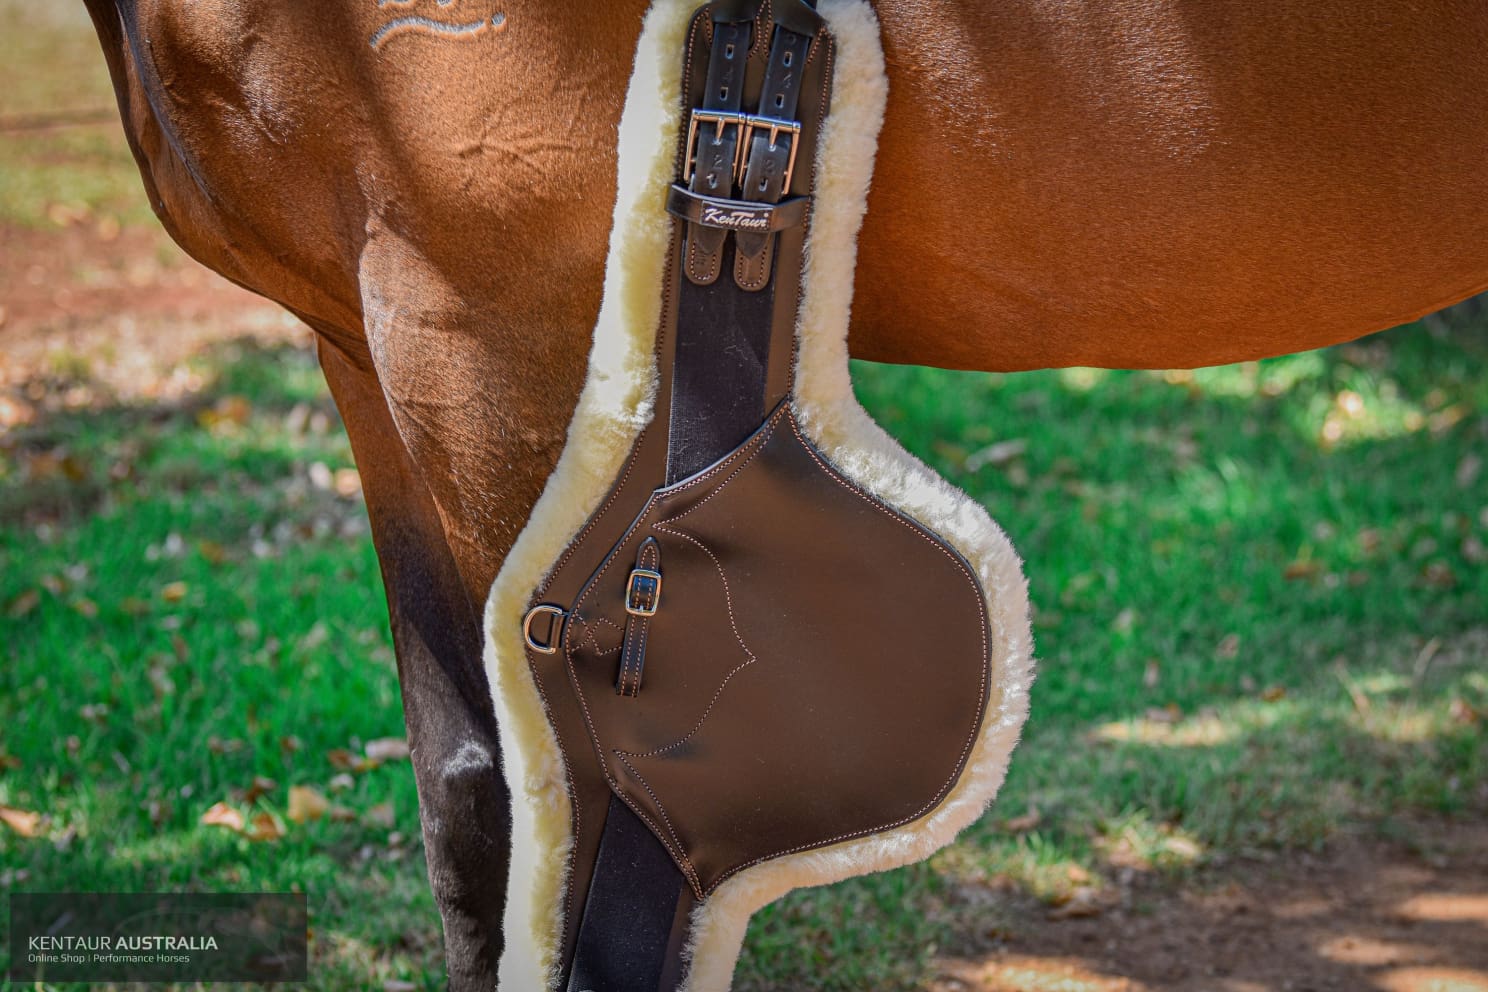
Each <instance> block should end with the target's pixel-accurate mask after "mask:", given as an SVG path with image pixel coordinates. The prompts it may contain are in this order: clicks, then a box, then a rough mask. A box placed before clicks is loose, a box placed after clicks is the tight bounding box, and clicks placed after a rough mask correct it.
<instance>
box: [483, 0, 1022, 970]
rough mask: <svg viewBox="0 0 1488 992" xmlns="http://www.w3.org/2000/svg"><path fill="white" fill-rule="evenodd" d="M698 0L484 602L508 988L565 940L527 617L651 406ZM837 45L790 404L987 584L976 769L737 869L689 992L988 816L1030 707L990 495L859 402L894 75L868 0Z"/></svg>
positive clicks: (1014, 581) (638, 142)
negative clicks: (862, 316)
mask: <svg viewBox="0 0 1488 992" xmlns="http://www.w3.org/2000/svg"><path fill="white" fill-rule="evenodd" d="M697 3H698V0H656V2H655V3H653V5H652V7H651V9H650V11H649V12H648V13H647V15H646V19H645V23H644V25H643V28H642V31H641V38H640V42H639V45H638V47H637V51H636V62H635V69H634V72H633V75H632V76H631V81H630V88H629V90H628V92H627V94H626V101H625V109H624V113H623V115H622V117H621V123H620V136H619V175H618V180H619V182H618V195H617V198H616V203H615V215H614V226H613V228H612V232H611V235H610V248H609V259H608V262H607V265H606V271H605V285H604V297H603V301H602V303H601V305H600V312H599V320H598V322H597V325H596V327H595V331H594V345H593V350H592V352H591V353H590V356H589V378H588V381H587V382H586V383H585V385H584V391H583V393H582V394H581V396H580V398H579V404H578V408H577V410H576V411H575V414H574V419H573V422H572V423H571V424H570V426H569V434H568V444H567V446H566V447H565V449H564V451H563V455H562V457H561V458H560V459H559V462H558V467H557V469H556V470H555V471H554V473H553V475H552V477H551V478H549V480H548V484H547V488H546V489H545V491H544V492H543V495H542V498H541V499H540V500H539V501H538V503H537V505H536V507H535V508H534V509H533V511H532V515H531V517H530V519H529V520H528V523H527V526H526V528H525V529H524V530H523V531H522V534H521V536H520V537H519V538H518V540H517V542H516V544H515V546H514V547H513V548H512V551H511V553H510V554H509V555H508V556H507V559H506V562H505V563H504V565H503V566H502V568H501V571H500V573H499V574H498V575H497V577H496V581H495V583H494V584H493V585H492V587H491V596H490V599H489V600H488V602H487V604H486V648H485V662H486V674H487V677H488V679H489V681H490V684H491V693H492V699H493V702H494V704H495V707H496V715H497V723H498V726H499V727H500V731H501V745H502V763H503V766H504V770H505V772H506V777H507V781H508V783H509V784H510V786H511V790H512V865H511V875H510V884H509V888H508V892H507V906H506V917H505V926H504V932H505V935H506V950H505V953H504V954H503V956H502V959H501V967H500V988H502V989H507V990H513V992H527V990H536V989H551V988H553V987H554V985H555V984H556V977H557V966H558V960H557V950H558V949H557V942H558V939H559V935H560V934H561V933H562V932H563V922H564V921H563V899H562V896H563V883H564V872H565V870H566V863H567V857H568V853H569V847H570V845H571V843H572V836H571V832H570V815H571V809H570V802H569V797H568V789H567V783H566V780H565V774H564V768H563V762H562V758H561V757H560V754H559V750H558V744H557V739H556V738H555V736H554V734H553V730H552V727H551V726H550V725H549V723H548V721H547V717H546V714H545V711H544V708H543V704H542V698H541V696H540V694H539V693H538V691H537V686H536V684H535V682H534V681H533V678H532V674H531V671H530V670H529V668H528V666H527V657H526V652H525V651H524V649H523V645H522V637H521V623H522V614H523V611H524V610H525V609H526V606H527V603H528V601H529V599H530V598H531V596H532V593H533V591H534V590H535V589H536V588H537V587H538V585H539V584H540V583H541V582H542V580H543V578H544V577H545V576H546V573H547V571H548V569H549V568H551V567H552V565H553V564H554V563H555V562H556V561H557V560H558V557H559V556H560V555H561V554H562V552H563V550H564V549H565V548H566V547H567V546H568V544H569V543H570V542H571V541H572V540H573V538H574V537H575V536H576V535H577V534H578V532H579V530H580V529H581V528H582V527H583V525H584V523H585V521H586V520H588V518H589V516H590V515H591V514H592V513H593V512H594V511H595V510H596V509H597V508H598V506H599V503H600V501H601V500H602V499H603V498H604V496H605V494H606V493H607V492H608V491H609V488H610V486H611V485H612V483H613V482H614V479H615V476H616V475H617V474H618V472H619V470H620V468H621V466H622V464H623V463H624V460H625V458H626V456H627V455H628V454H629V452H630V449H631V447H632V445H633V444H634V442H635V440H636V437H637V436H638V435H639V434H640V431H641V430H642V429H643V428H644V427H645V426H646V424H647V423H648V422H649V421H650V419H651V415H652V410H653V407H654V401H655V392H656V382H657V372H656V368H655V356H654V348H655V340H656V327H657V322H658V321H659V319H660V315H661V314H660V311H661V301H660V294H659V293H658V292H657V287H658V286H659V285H660V284H661V280H662V277H663V274H664V272H663V269H664V266H665V263H666V251H667V243H668V239H669V236H670V231H671V220H670V218H669V216H668V215H667V214H666V212H665V210H664V209H663V206H662V204H663V200H664V195H665V191H666V187H667V184H668V183H669V182H670V181H671V177H672V173H673V169H674V162H673V160H672V154H673V151H674V148H675V145H674V143H673V142H672V141H671V140H670V139H669V138H668V137H667V136H669V135H672V134H675V133H676V131H677V128H678V126H679V123H680V121H679V116H680V111H679V108H678V106H677V98H676V94H677V92H678V91H679V88H680V85H681V71H682V46H683V43H684V40H685V35H686V30H687V25H688V22H689V20H690V17H691V13H692V11H693V10H694V9H695V8H696V6H697ZM820 11H821V13H822V15H823V16H824V17H825V18H826V20H827V22H828V24H829V25H830V27H831V30H832V33H833V35H834V36H835V37H836V40H837V58H836V62H835V67H834V72H833V77H832V107H831V112H830V114H829V115H828V118H827V120H826V123H825V125H824V130H823V133H822V138H821V141H820V143H819V146H818V152H817V175H816V201H815V205H814V208H813V213H812V227H811V235H810V240H809V242H808V243H807V246H806V268H805V273H804V276H803V292H804V297H803V304H802V308H801V315H800V320H799V322H798V325H797V328H796V332H797V335H798V340H799V344H800V348H799V357H798V365H797V369H796V384H795V394H794V403H795V409H796V412H797V415H798V418H799V420H800V422H801V426H802V429H803V430H804V431H805V432H806V434H807V436H808V437H809V438H810V439H811V440H812V442H813V443H815V444H816V445H817V446H818V447H819V448H821V450H822V451H823V452H824V453H825V454H826V455H827V456H828V458H830V459H831V461H832V463H833V464H834V465H835V466H836V467H837V468H838V469H839V470H840V471H841V472H842V473H843V474H844V475H845V476H847V477H848V478H849V479H852V480H853V481H854V482H856V483H857V484H858V485H860V486H862V487H863V488H864V489H866V490H868V491H869V492H871V493H873V494H874V495H876V496H878V497H879V498H881V499H883V500H884V501H886V502H888V503H889V504H891V505H893V506H895V507H897V508H898V509H900V510H901V511H903V512H905V513H907V514H908V515H909V516H911V517H914V518H915V519H917V520H919V521H920V522H922V523H923V524H925V525H926V526H927V527H929V528H930V529H931V530H933V531H935V532H936V533H938V534H939V535H940V536H941V537H942V538H944V539H945V540H946V541H947V542H949V543H950V544H951V545H952V546H953V547H955V548H956V550H958V551H959V552H961V554H962V555H963V556H965V558H966V560H967V561H968V562H970V563H971V565H972V567H973V568H974V569H975V570H976V572H977V575H978V578H979V579H980V580H981V582H982V585H983V588H984V589H985V591H986V594H987V604H988V621H989V623H990V624H991V643H992V658H991V680H990V686H991V688H990V691H989V698H988V704H987V713H986V717H985V722H984V723H983V726H982V731H981V734H980V736H979V737H978V739H977V741H976V744H975V745H974V747H973V749H972V753H971V756H970V758H969V759H968V761H967V765H966V769H965V770H964V771H963V773H962V775H961V777H960V779H959V780H958V781H957V782H956V784H955V786H954V787H953V788H952V789H951V791H950V793H949V794H948V795H947V797H946V798H945V799H944V800H943V801H942V802H941V803H940V804H939V805H938V806H937V807H936V808H935V809H934V810H932V811H931V812H930V813H928V814H927V815H925V816H923V817H921V818H920V819H918V820H916V821H914V822H913V823H910V824H907V825H905V826H902V827H899V828H896V829H894V830H889V831H885V832H883V833H880V834H874V835H872V836H869V837H865V838H860V839H857V840H852V841H847V842H844V843H841V844H836V845H833V846H831V847H826V848H821V849H818V850H814V851H806V852H802V853H798V854H792V855H788V856H786V857H782V858H777V859H775V860H772V861H767V862H764V863H762V864H759V865H756V866H754V867H752V868H749V869H747V870H745V871H742V872H740V873H739V874H737V875H735V876H733V877H732V878H730V879H728V880H727V881H726V882H724V883H723V884H722V885H720V886H719V887H718V888H717V889H716V890H715V891H714V892H713V893H711V894H710V895H709V897H708V898H707V899H706V900H704V901H703V902H702V903H701V904H700V905H699V906H698V907H697V909H696V910H695V911H694V913H693V918H692V928H693V933H692V940H691V942H690V944H689V947H688V949H687V954H688V957H689V961H690V966H689V968H688V974H687V977H686V979H685V981H684V983H683V992H725V990H727V989H728V987H729V985H730V983H731V981H732V978H733V972H734V965H735V963H736V961H737V959H738V954H739V948H740V945H741V944H742V943H743V939H744V933H745V929H746V928H747V926H748V923H749V917H750V916H751V915H752V914H753V913H754V912H755V911H756V910H758V909H759V908H760V907H762V906H764V905H766V904H767V903H769V902H772V901H773V900H775V899H778V898H779V897H780V896H782V895H784V894H785V893H786V892H789V891H790V890H791V889H795V888H801V887H804V886H811V885H824V884H826V883H829V882H834V881H838V880H840V879H844V878H849V877H851V876H854V875H861V874H865V873H867V872H871V871H881V870H884V869H887V868H893V867H897V866H899V865H903V864H908V863H910V862H913V861H918V860H921V859H923V858H926V857H928V856H929V855H930V854H932V853H934V852H935V851H936V850H939V849H940V848H941V847H943V846H944V845H946V844H948V843H950V841H951V840H952V839H954V837H955V836H956V834H957V833H958V832H960V831H961V830H962V829H963V828H964V827H966V826H967V825H968V824H970V823H971V822H972V821H974V820H975V819H976V818H977V817H978V816H980V815H981V813H982V810H983V809H984V808H985V807H986V805H987V803H988V802H990V801H991V799H992V797H993V796H994V795H995V794H996V792H997V789H998V787H999V786H1000V785H1001V784H1002V780H1003V776H1004V775H1005V773H1006V770H1007V761H1008V757H1009V755H1010V754H1011V752H1012V749H1013V746H1014V745H1015V744H1016V743H1017V738H1018V731H1019V729H1020V728H1021V727H1022V725H1023V720H1024V718H1025V716H1026V714H1027V710H1028V688H1029V685H1030V683H1031V682H1032V679H1033V658H1032V637H1031V633H1030V630H1029V624H1028V601H1027V593H1026V589H1025V583H1024V580H1023V574H1022V569H1021V566H1020V563H1019V561H1018V557H1017V555H1016V553H1015V552H1014V551H1013V548H1012V545H1011V544H1010V543H1009V542H1008V540H1007V538H1006V537H1005V536H1004V535H1003V533H1002V531H1001V530H1000V529H999V528H998V527H997V525H996V524H994V523H993V522H992V520H991V518H989V517H988V516H987V513H986V511H985V510H984V509H982V507H981V506H979V505H978V504H977V503H976V502H974V501H973V500H972V499H971V498H970V497H968V496H966V494H964V493H962V492H961V491H960V490H958V489H956V488H955V487H953V486H951V485H950V484H949V483H947V482H946V481H945V480H943V479H941V478H940V477H939V476H937V475H935V473H933V472H932V471H931V470H930V469H928V468H927V467H925V466H924V465H923V464H921V463H920V462H919V461H918V460H917V459H915V458H914V457H913V456H912V455H910V454H909V453H908V452H906V451H904V449H903V448H901V447H900V446H899V444H898V443H897V442H895V441H894V440H893V438H891V437H890V436H889V435H888V434H887V433H885V432H884V431H883V429H882V428H880V427H879V426H878V425H877V424H876V423H874V421H873V420H872V419H871V418H870V417H869V416H868V415H867V413H865V412H864V411H863V408H862V407H861V406H859V405H858V402H857V400H856V398H855V397H854V395H853V392H852V383H851V380H850V378H849V374H848V362H847V359H848V355H847V327H848V311H849V307H850V306H851V302H852V287H853V270H854V265H855V259H856V252H857V232H858V228H859V226H860V224H861V222H862V218H863V213H864V210H865V209H866V207H867V195H868V184H869V179H870V177H871V176H872V172H873V156H874V153H875V151H876V148H877V139H878V131H879V128H880V127H881V126H882V123H883V113H884V106H885V102H886V100H887V93H888V80H887V76H886V74H885V71H884V61H883V50H882V48H881V46H880V43H879V34H878V21H877V19H876V18H875V16H874V14H873V12H872V10H871V9H870V8H869V6H868V5H867V3H865V2H863V0H821V4H820Z"/></svg>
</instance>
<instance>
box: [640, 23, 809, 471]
mask: <svg viewBox="0 0 1488 992" xmlns="http://www.w3.org/2000/svg"><path fill="white" fill-rule="evenodd" d="M759 6H760V4H759V2H758V0H755V2H754V3H748V2H739V0H736V2H732V3H717V4H714V5H713V11H712V16H713V43H712V46H711V49H710V50H711V56H710V61H709V64H708V81H707V87H706V89H705V90H704V92H703V101H702V106H701V107H697V108H694V109H693V111H692V112H691V114H690V115H689V118H688V123H687V137H686V154H685V155H684V156H683V161H682V163H681V168H682V175H681V177H680V181H679V182H678V183H677V184H676V185H674V186H673V187H672V190H671V192H670V194H669V196H668V204H667V206H668V209H669V210H671V211H672V213H674V214H675V215H677V216H680V217H682V218H683V219H684V220H686V221H687V227H686V237H685V240H684V244H683V249H682V266H681V268H682V273H683V276H684V278H683V279H681V281H680V283H681V284H680V288H679V292H678V306H677V334H676V351H675V358H674V362H673V371H672V403H671V411H672V412H671V423H670V424H669V425H668V435H667V437H668V445H667V482H668V483H671V482H676V481H679V480H681V479H684V478H686V477H687V476H689V475H692V474H694V473H696V472H698V471H700V470H702V469H704V468H706V467H707V466H708V465H710V464H712V463H713V462H714V461H716V460H717V459H719V458H721V457H723V456H724V455H725V454H727V453H728V452H729V451H731V450H733V449H734V448H735V447H737V446H738V445H739V444H740V443H741V442H742V441H743V440H744V439H745V438H747V437H748V436H749V435H750V434H751V433H753V431H754V429H755V428H756V427H758V426H759V424H760V422H761V421H762V420H763V419H764V418H765V415H766V414H767V413H768V411H767V410H766V409H765V386H766V379H767V376H768V368H769V361H770V347H771V337H772V336H773V335H772V326H771V325H772V323H773V314H774V310H775V292H774V289H775V287H774V282H775V280H774V250H773V249H774V241H775V238H776V236H777V232H778V231H780V230H783V229H784V228H786V227H791V226H797V225H799V224H801V223H804V221H805V218H806V211H807V202H808V201H807V198H806V197H796V198H792V199H790V200H785V197H786V196H787V195H788V193H789V192H790V187H791V180H792V178H793V175H794V171H795V168H794V167H795V162H796V151H797V146H798V144H799V140H800V130H801V124H800V122H799V121H797V120H795V113H796V108H797V104H798V102H799V99H800V95H801V85H802V80H803V79H804V76H805V70H806V64H807V60H808V58H809V56H810V53H811V45H812V42H813V41H814V39H815V35H816V31H817V30H818V29H819V26H820V20H819V19H818V17H817V15H816V14H815V12H814V11H812V10H811V9H810V5H809V4H807V3H805V2H803V0H777V2H775V3H773V4H772V11H773V12H774V13H775V16H776V22H775V23H774V25H772V26H771V28H770V38H769V46H770V47H769V58H768V62H767V64H766V68H765V73H764V78H763V81H762V82H761V84H760V94H759V96H758V97H757V98H755V99H754V100H752V101H749V103H747V104H746V102H745V100H746V95H745V93H744V86H745V79H746V76H747V71H746V70H747V66H746V63H747V52H748V45H749V44H750V43H751V41H752V40H754V39H753V37H752V35H753V29H752V26H753V23H754V18H755V17H756V16H757V14H758V11H759ZM751 105H752V107H751ZM746 107H751V109H747V110H746V109H743V108H746ZM783 200H784V202H782V201H783ZM730 254H732V256H733V259H732V266H731V268H732V274H733V278H732V279H720V278H719V274H720V272H721V271H722V270H723V268H724V265H725V263H726V262H727V261H728V257H729V255H730Z"/></svg>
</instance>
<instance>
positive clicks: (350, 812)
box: [326, 806, 357, 823]
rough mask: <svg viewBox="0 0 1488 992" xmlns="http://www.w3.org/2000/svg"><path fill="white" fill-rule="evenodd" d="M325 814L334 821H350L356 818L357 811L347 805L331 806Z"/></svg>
mask: <svg viewBox="0 0 1488 992" xmlns="http://www.w3.org/2000/svg"><path fill="white" fill-rule="evenodd" d="M326 815H327V816H329V817H330V818H331V819H332V820H333V821H334V822H336V823H351V822H353V821H354V820H356V818H357V812H356V810H354V809H351V808H350V807H347V806H332V807H331V808H330V809H329V810H328V811H327V812H326Z"/></svg>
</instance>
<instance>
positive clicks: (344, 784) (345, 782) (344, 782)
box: [330, 772, 356, 792]
mask: <svg viewBox="0 0 1488 992" xmlns="http://www.w3.org/2000/svg"><path fill="white" fill-rule="evenodd" d="M330 786H331V791H332V792H345V791H346V790H347V789H355V788H356V779H354V778H352V777H351V776H350V775H349V774H347V773H346V772H337V773H336V774H335V775H332V776H331V781H330Z"/></svg>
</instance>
